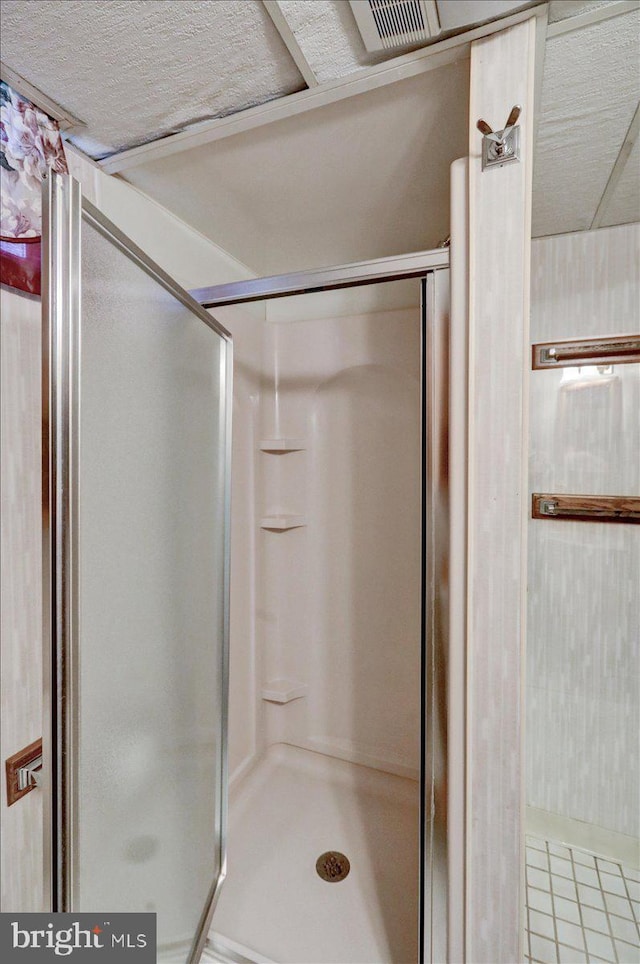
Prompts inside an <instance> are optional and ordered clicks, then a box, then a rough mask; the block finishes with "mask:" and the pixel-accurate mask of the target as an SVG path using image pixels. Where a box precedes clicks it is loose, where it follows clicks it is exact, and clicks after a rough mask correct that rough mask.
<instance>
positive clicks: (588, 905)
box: [525, 835, 640, 964]
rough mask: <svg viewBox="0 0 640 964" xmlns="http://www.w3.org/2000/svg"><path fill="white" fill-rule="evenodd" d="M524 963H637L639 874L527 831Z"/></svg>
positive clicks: (639, 957) (639, 947)
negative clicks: (525, 961)
mask: <svg viewBox="0 0 640 964" xmlns="http://www.w3.org/2000/svg"><path fill="white" fill-rule="evenodd" d="M526 914H527V917H526V925H527V934H526V940H525V955H526V960H527V961H528V962H540V964H581V962H583V961H585V962H589V964H590V962H592V961H609V962H612V964H640V927H639V924H640V872H639V871H637V870H632V869H631V868H629V867H626V866H623V865H622V864H619V863H615V862H613V861H610V860H604V859H603V858H600V857H596V856H594V855H593V854H590V853H587V852H586V851H584V850H579V849H577V848H576V847H572V848H569V847H564V846H561V845H560V844H556V843H553V842H552V841H548V840H543V839H542V838H540V837H533V836H529V835H527V907H526Z"/></svg>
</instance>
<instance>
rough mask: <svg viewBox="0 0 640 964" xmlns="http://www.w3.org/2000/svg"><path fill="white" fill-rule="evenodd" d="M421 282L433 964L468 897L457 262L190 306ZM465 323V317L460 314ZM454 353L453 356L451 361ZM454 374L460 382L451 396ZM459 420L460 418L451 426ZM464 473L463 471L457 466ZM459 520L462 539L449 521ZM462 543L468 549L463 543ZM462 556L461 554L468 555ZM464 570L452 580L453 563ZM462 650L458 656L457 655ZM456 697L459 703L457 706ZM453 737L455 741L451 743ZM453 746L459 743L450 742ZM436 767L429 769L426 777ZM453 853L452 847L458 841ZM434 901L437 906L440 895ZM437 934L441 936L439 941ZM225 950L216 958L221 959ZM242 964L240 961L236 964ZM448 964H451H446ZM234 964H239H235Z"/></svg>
mask: <svg viewBox="0 0 640 964" xmlns="http://www.w3.org/2000/svg"><path fill="white" fill-rule="evenodd" d="M410 278H416V279H420V280H421V305H420V326H421V348H420V351H421V359H420V391H421V492H422V495H421V667H420V676H421V739H420V743H421V762H420V828H419V840H420V863H419V935H418V939H419V962H420V964H430V962H431V961H432V960H433V957H432V948H433V945H434V942H435V940H436V939H438V938H439V940H438V943H439V944H440V945H441V944H442V941H444V942H445V943H446V946H447V947H456V948H457V947H459V946H461V945H462V944H463V942H464V928H465V923H464V922H465V919H466V889H465V884H464V851H465V836H466V835H465V824H464V819H465V818H464V815H465V796H464V795H465V770H466V745H465V741H464V718H465V712H466V711H465V707H466V692H465V665H466V653H465V639H464V638H463V637H462V636H461V634H460V633H459V632H455V633H453V635H452V636H451V637H449V624H450V623H451V624H452V625H453V622H454V619H455V620H456V625H457V627H459V617H460V613H463V612H464V611H465V607H466V567H465V558H466V553H465V551H464V547H463V543H464V542H465V541H466V525H465V524H464V522H463V521H462V520H464V519H466V488H465V485H464V483H463V484H462V485H455V484H454V485H452V486H451V487H450V479H449V453H450V449H451V447H452V446H451V445H450V438H451V437H452V433H455V437H456V452H459V450H460V446H461V445H462V446H465V445H466V435H467V429H466V407H465V405H464V404H463V401H464V400H461V398H460V392H461V391H462V393H463V394H464V395H465V397H466V382H467V355H466V331H462V330H458V329H460V327H461V326H460V325H459V323H458V321H457V320H455V319H454V320H452V318H451V312H450V305H449V299H450V284H449V278H450V257H449V249H448V248H447V247H441V248H436V249H434V250H430V251H420V252H414V253H411V254H406V255H401V256H398V257H387V258H378V259H375V260H371V261H363V262H357V263H352V264H346V265H339V266H335V267H328V268H319V269H314V270H310V271H301V272H295V273H291V274H283V275H273V276H270V277H264V278H252V279H249V280H243V281H237V282H233V283H230V284H220V285H213V286H210V287H205V288H197V289H192V290H191V291H190V294H191V296H192V297H193V298H194V299H195V300H196V301H198V302H199V304H201V305H202V307H203V308H206V309H215V308H217V307H223V306H231V305H240V304H245V303H248V302H254V301H267V300H271V299H274V298H284V297H289V296H293V295H302V294H311V293H313V292H321V291H330V290H335V289H339V288H353V287H359V286H363V285H371V284H381V283H384V282H391V281H400V280H403V279H410ZM456 314H457V316H458V317H460V315H459V313H456ZM451 352H453V355H452V354H451ZM450 370H453V371H455V372H456V373H457V375H458V377H457V378H456V379H455V382H453V383H452V384H451V386H450V375H449V373H450ZM450 410H451V414H452V415H453V416H454V418H455V424H452V421H451V418H450ZM455 464H456V468H457V469H458V470H461V471H463V468H464V467H463V466H462V465H461V464H460V460H459V458H458V457H457V456H456V457H455ZM456 517H457V519H458V523H457V525H456V526H455V530H454V529H452V527H451V521H450V520H451V518H456ZM461 540H462V541H461ZM461 550H462V551H461ZM450 559H454V560H455V562H456V565H457V570H459V571H456V573H455V574H453V573H450V572H449V560H450ZM454 649H455V651H454ZM452 697H453V699H452ZM439 725H440V727H441V730H442V736H443V744H442V747H441V752H442V759H443V761H444V768H445V774H444V784H445V786H447V789H448V792H447V793H446V799H447V802H446V811H447V813H446V817H445V819H446V827H447V830H446V854H447V856H446V860H447V872H446V893H445V895H444V902H445V906H446V908H447V914H446V920H445V921H444V923H441V922H439V921H438V919H437V915H434V912H433V911H434V908H433V906H432V904H431V903H430V904H429V905H428V906H427V901H426V900H425V894H426V888H425V881H426V879H427V876H428V875H430V874H431V871H432V857H433V846H434V840H433V832H432V831H433V820H431V819H428V818H429V817H430V816H432V815H433V813H434V810H435V806H436V799H435V793H434V790H435V764H434V760H435V756H436V753H437V749H438V748H437V747H436V746H435V745H434V734H435V732H436V729H437V727H438V726H439ZM449 730H450V731H451V732H450V733H449ZM451 736H453V739H452V738H451ZM428 764H429V765H430V766H431V771H430V773H428V772H427V766H428ZM429 776H430V779H428V777H429ZM454 836H455V837H456V843H455V846H453V847H452V846H451V841H452V838H453V837H454ZM429 897H430V898H432V897H433V888H431V889H430V892H429ZM436 930H437V931H438V934H436ZM221 951H222V948H217V952H218V954H220V952H221ZM234 959H237V958H234ZM447 959H449V958H448V957H447ZM230 960H231V958H230Z"/></svg>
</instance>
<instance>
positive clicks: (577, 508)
mask: <svg viewBox="0 0 640 964" xmlns="http://www.w3.org/2000/svg"><path fill="white" fill-rule="evenodd" d="M531 517H532V518H533V519H564V520H566V521H572V522H626V523H632V524H635V525H638V524H640V497H636V496H628V495H561V494H555V493H554V494H549V493H544V494H543V493H540V492H534V493H533V495H532V497H531Z"/></svg>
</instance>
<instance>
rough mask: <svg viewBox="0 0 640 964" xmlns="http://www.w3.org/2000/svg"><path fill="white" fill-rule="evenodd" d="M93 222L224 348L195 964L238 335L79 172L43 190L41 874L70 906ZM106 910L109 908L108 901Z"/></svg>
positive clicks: (224, 732) (211, 898)
mask: <svg viewBox="0 0 640 964" xmlns="http://www.w3.org/2000/svg"><path fill="white" fill-rule="evenodd" d="M83 222H86V223H88V224H89V225H91V227H93V228H95V230H96V231H98V232H99V233H100V234H101V235H102V236H103V237H105V238H106V239H107V240H108V241H110V242H111V244H112V245H113V246H114V247H115V248H117V249H118V250H119V251H121V252H122V253H123V254H124V255H125V256H126V257H128V258H129V259H130V260H131V261H132V262H133V263H134V264H136V265H138V267H140V268H141V269H142V270H143V271H144V272H145V273H146V274H147V275H149V276H150V277H151V278H153V279H154V280H155V281H156V282H157V283H158V284H159V285H160V286H161V287H163V288H164V289H165V290H166V291H168V292H169V293H170V294H171V295H172V296H173V297H174V298H175V299H176V300H177V301H179V302H180V303H181V304H183V305H184V306H185V307H186V308H188V309H189V310H190V311H191V312H192V313H193V314H194V315H195V316H196V317H197V318H199V319H200V321H202V323H203V324H204V325H205V326H206V327H208V328H209V329H211V331H212V333H214V334H215V335H216V336H218V337H219V338H221V339H222V340H223V341H224V343H225V356H224V363H223V364H222V365H221V373H220V374H221V394H223V395H224V398H225V411H224V418H223V422H224V436H225V437H224V455H223V458H224V470H223V473H222V476H223V490H224V506H223V518H224V542H223V569H222V584H223V591H222V599H223V604H222V605H223V616H222V640H221V644H220V648H221V652H220V667H221V669H220V672H221V707H220V714H221V720H220V745H221V751H220V760H219V768H220V769H219V781H220V785H219V790H218V794H217V796H216V801H215V806H216V808H218V809H217V815H218V821H219V822H218V825H219V839H218V840H217V842H216V852H217V856H218V861H219V870H218V872H217V874H216V875H215V876H214V879H213V881H212V884H211V887H210V889H209V892H208V894H207V896H206V899H205V903H204V907H203V910H202V912H201V915H200V918H199V920H198V923H197V926H196V930H195V932H194V935H193V938H192V943H191V946H190V950H189V955H188V964H196V962H197V961H199V960H200V957H201V955H202V951H203V949H204V945H205V942H206V938H207V933H208V930H209V927H210V924H211V918H212V916H213V911H214V909H215V905H216V902H217V900H218V897H219V895H220V890H221V887H222V884H223V882H224V879H225V876H226V841H227V829H226V828H227V810H228V806H227V788H228V754H227V745H228V679H229V621H230V612H229V587H230V551H231V542H230V528H231V426H232V391H233V338H232V336H231V334H230V332H228V331H227V330H226V329H225V328H224V327H223V326H222V325H221V324H220V323H219V322H218V321H217V320H216V319H215V318H214V317H213V316H212V315H211V314H209V313H208V312H207V311H205V310H204V309H203V308H202V307H201V306H200V304H198V302H197V301H196V300H195V299H193V298H192V297H191V296H190V295H189V292H187V291H185V289H184V288H182V287H181V286H180V285H179V284H178V283H177V282H176V281H175V280H174V279H173V278H172V277H171V276H170V275H169V274H167V272H166V271H164V270H163V269H162V268H161V267H160V266H159V265H158V264H156V263H155V262H154V261H153V260H152V259H151V258H149V257H148V256H147V255H146V254H145V252H144V251H143V250H142V249H141V248H139V247H138V246H137V245H136V244H135V243H134V242H133V241H132V240H131V239H130V238H129V237H127V235H125V234H124V233H123V232H122V231H120V230H119V229H118V228H117V226H116V225H114V224H113V223H112V222H111V221H110V220H109V219H108V218H107V217H106V216H105V215H104V214H103V213H102V212H101V211H100V210H99V209H98V208H96V207H95V206H94V205H93V204H91V202H90V201H88V200H87V199H86V198H85V197H83V195H82V190H81V185H80V183H79V182H78V181H77V180H75V179H74V178H73V177H71V176H70V175H57V174H53V173H52V174H51V175H49V176H48V177H47V178H46V179H45V180H44V183H43V190H42V241H43V257H42V577H43V578H42V630H43V632H42V643H43V687H42V703H43V741H42V742H43V760H44V761H45V765H44V766H43V769H42V788H43V791H44V792H43V874H44V888H43V893H44V899H45V902H46V903H47V904H48V906H49V907H50V909H51V911H52V912H54V913H55V912H73V911H74V910H75V908H74V907H73V906H72V905H73V892H74V877H75V875H76V868H75V865H74V864H75V857H76V850H75V848H74V846H73V841H74V839H75V833H76V832H75V820H76V809H77V808H76V803H75V797H76V782H77V775H76V772H75V771H76V752H77V726H78V720H77V713H76V707H75V705H74V701H73V699H72V696H73V692H74V686H75V684H76V683H77V678H78V676H77V674H78V659H77V649H78V642H79V625H78V623H79V621H78V608H79V566H78V549H79V538H78V536H79V534H78V521H79V506H78V470H79V458H78V453H79V444H80V438H79V421H80V404H81V402H80V389H79V372H80V339H81V321H82V296H81V272H80V266H81V237H82V224H83ZM106 910H109V908H106Z"/></svg>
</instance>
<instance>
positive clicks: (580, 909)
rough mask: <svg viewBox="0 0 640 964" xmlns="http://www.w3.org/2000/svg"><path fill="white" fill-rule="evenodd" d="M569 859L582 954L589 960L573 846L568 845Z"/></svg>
mask: <svg viewBox="0 0 640 964" xmlns="http://www.w3.org/2000/svg"><path fill="white" fill-rule="evenodd" d="M569 860H570V861H571V872H572V873H573V886H574V887H575V889H576V903H577V905H578V917H579V918H580V930H581V931H582V943H583V944H584V954H585V957H586V958H587V960H589V948H588V947H587V935H586V934H585V932H584V920H583V917H582V904H581V903H580V892H579V890H578V881H577V880H576V865H575V861H574V859H573V847H569Z"/></svg>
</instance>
